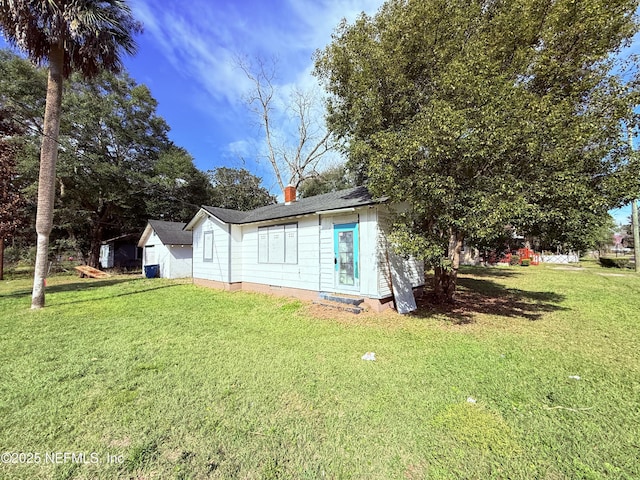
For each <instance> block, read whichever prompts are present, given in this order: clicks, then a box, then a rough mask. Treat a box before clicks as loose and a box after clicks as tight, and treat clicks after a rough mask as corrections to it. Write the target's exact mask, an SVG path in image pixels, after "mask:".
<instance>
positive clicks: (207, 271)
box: [193, 217, 229, 283]
mask: <svg viewBox="0 0 640 480" xmlns="http://www.w3.org/2000/svg"><path fill="white" fill-rule="evenodd" d="M205 232H213V239H212V240H213V258H212V260H211V261H206V262H205V261H204V253H205V252H204V233H205ZM193 276H194V278H203V279H206V280H214V281H218V282H225V283H228V282H229V230H228V226H227V225H225V224H224V223H222V222H219V221H218V220H216V219H214V218H210V217H209V218H204V219H203V220H202V221H201V222H199V223H198V224H197V225H196V226H195V228H194V229H193Z"/></svg>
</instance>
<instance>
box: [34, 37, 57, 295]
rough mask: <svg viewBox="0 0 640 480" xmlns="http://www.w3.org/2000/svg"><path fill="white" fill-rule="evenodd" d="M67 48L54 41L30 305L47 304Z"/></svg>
mask: <svg viewBox="0 0 640 480" xmlns="http://www.w3.org/2000/svg"><path fill="white" fill-rule="evenodd" d="M63 65H64V48H63V44H62V41H60V42H59V43H58V44H57V45H51V51H50V54H49V79H48V83H47V99H46V106H45V111H44V133H43V137H42V147H41V149H40V174H39V176H38V207H37V212H36V232H37V234H38V243H37V247H36V267H35V272H34V274H33V293H32V295H31V308H42V307H44V289H45V278H46V276H47V264H48V259H49V255H48V252H49V234H50V233H51V229H52V227H53V207H54V201H55V191H56V162H57V160H58V134H59V132H60V114H61V108H60V106H61V103H62V81H63V75H62V68H63Z"/></svg>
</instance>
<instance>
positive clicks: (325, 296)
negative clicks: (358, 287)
mask: <svg viewBox="0 0 640 480" xmlns="http://www.w3.org/2000/svg"><path fill="white" fill-rule="evenodd" d="M320 298H321V299H322V300H326V301H329V302H336V303H344V304H346V305H354V306H356V307H357V306H359V305H360V304H362V303H363V302H364V298H362V297H358V296H355V295H346V294H344V293H329V292H320Z"/></svg>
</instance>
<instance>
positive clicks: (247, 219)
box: [202, 187, 386, 224]
mask: <svg viewBox="0 0 640 480" xmlns="http://www.w3.org/2000/svg"><path fill="white" fill-rule="evenodd" d="M385 200H386V199H384V198H381V199H374V198H372V197H371V194H370V193H369V190H367V187H354V188H349V189H347V190H340V191H339V192H331V193H325V194H324V195H317V196H315V197H309V198H303V199H301V200H298V201H297V202H293V203H291V204H289V205H285V204H283V203H279V204H277V205H267V206H266V207H260V208H257V209H255V210H251V211H249V212H240V211H237V210H229V209H226V208H218V207H207V206H205V207H202V208H204V209H205V210H206V211H207V212H209V213H210V214H212V215H213V216H215V217H216V218H218V219H220V220H222V221H223V222H224V223H232V224H243V223H254V222H263V221H267V220H278V219H281V218H288V217H296V216H298V215H308V214H310V213H316V212H323V211H328V210H339V209H342V208H352V207H363V206H366V205H373V204H376V203H382V202H384V201H385Z"/></svg>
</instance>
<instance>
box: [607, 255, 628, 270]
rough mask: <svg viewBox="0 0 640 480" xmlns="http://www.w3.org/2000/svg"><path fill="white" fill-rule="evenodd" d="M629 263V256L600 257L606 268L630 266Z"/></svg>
mask: <svg viewBox="0 0 640 480" xmlns="http://www.w3.org/2000/svg"><path fill="white" fill-rule="evenodd" d="M629 264H630V262H629V259H628V258H622V257H620V258H611V257H600V265H602V266H603V267H605V268H628V267H630V265H629Z"/></svg>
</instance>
